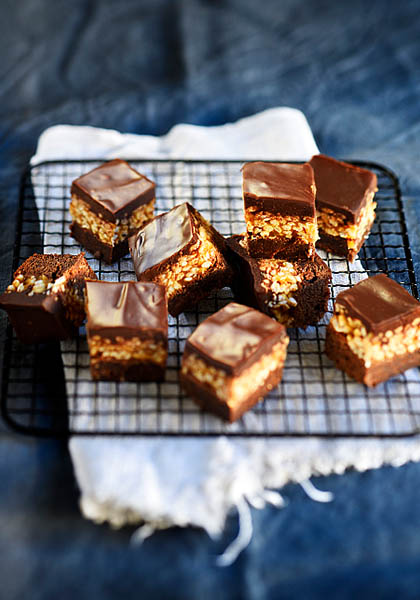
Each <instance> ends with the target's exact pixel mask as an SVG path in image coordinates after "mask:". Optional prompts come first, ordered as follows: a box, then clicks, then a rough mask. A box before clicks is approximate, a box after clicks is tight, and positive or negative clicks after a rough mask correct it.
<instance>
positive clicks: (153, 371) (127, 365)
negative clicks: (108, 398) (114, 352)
mask: <svg viewBox="0 0 420 600" xmlns="http://www.w3.org/2000/svg"><path fill="white" fill-rule="evenodd" d="M90 372H91V375H92V379H94V380H95V381H98V380H99V381H134V382H142V381H144V382H153V381H156V382H162V381H164V380H165V366H164V365H163V366H162V365H159V364H156V363H153V362H150V363H147V362H143V363H139V362H138V360H135V359H133V360H124V361H116V360H107V361H98V362H97V363H94V362H91V365H90Z"/></svg>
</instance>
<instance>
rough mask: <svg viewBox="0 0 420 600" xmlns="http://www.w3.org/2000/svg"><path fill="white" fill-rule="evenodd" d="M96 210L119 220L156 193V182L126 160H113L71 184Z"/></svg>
mask: <svg viewBox="0 0 420 600" xmlns="http://www.w3.org/2000/svg"><path fill="white" fill-rule="evenodd" d="M71 193H72V195H73V194H74V195H76V196H78V197H79V198H81V199H82V200H84V201H85V202H87V203H88V204H89V206H90V207H91V209H92V210H93V211H94V212H95V213H98V214H99V213H100V214H101V215H102V217H103V218H105V219H107V220H110V221H115V220H116V219H121V218H123V217H125V216H127V215H129V214H130V213H131V212H132V211H133V210H134V209H136V208H138V207H139V206H141V205H142V204H146V203H147V202H150V200H152V199H153V198H154V195H155V184H154V183H153V181H150V180H149V179H147V177H145V176H144V175H141V174H140V173H138V172H137V171H136V170H135V169H133V168H132V167H130V165H129V164H128V163H127V162H125V161H124V160H120V159H115V160H111V161H109V162H107V163H105V164H103V165H101V166H100V167H97V168H96V169H93V170H92V171H90V172H89V173H86V174H85V175H82V176H81V177H79V178H78V179H76V180H75V181H73V184H72V186H71Z"/></svg>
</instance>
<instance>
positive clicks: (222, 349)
mask: <svg viewBox="0 0 420 600" xmlns="http://www.w3.org/2000/svg"><path fill="white" fill-rule="evenodd" d="M285 335H286V330H285V328H284V327H283V325H280V324H279V323H277V322H276V321H274V320H273V319H270V317H268V316H267V315H264V314H263V313H261V312H259V311H257V310H255V309H253V308H249V307H247V306H243V305H242V304H236V303H235V302H231V303H230V304H228V305H227V306H225V307H224V308H222V309H221V310H219V311H217V312H216V313H215V314H213V315H211V316H210V317H208V318H207V319H206V320H205V321H203V322H202V323H201V324H200V325H199V326H198V327H197V329H196V330H195V331H194V332H193V333H192V334H191V336H190V337H189V338H188V340H187V345H186V349H187V351H192V352H196V353H197V354H199V355H201V356H202V357H203V358H204V359H205V360H206V361H207V362H209V363H211V364H213V365H215V366H217V367H219V368H221V369H223V370H224V371H226V372H227V373H230V374H234V375H235V374H237V373H239V372H240V371H242V370H243V369H245V368H246V367H247V366H249V364H252V362H254V361H255V360H257V359H258V358H259V357H260V356H261V354H262V353H263V352H264V351H269V349H270V348H271V346H272V345H273V344H274V343H275V342H277V341H279V340H281V339H283V338H284V336H285Z"/></svg>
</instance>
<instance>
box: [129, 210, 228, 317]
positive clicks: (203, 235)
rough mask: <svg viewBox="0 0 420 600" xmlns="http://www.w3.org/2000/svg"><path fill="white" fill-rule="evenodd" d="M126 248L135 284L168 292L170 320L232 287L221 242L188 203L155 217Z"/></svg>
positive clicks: (222, 241)
mask: <svg viewBox="0 0 420 600" xmlns="http://www.w3.org/2000/svg"><path fill="white" fill-rule="evenodd" d="M129 245H130V252H131V256H132V258H133V263H134V270H135V272H136V276H137V279H138V280H139V281H154V282H155V283H160V284H162V285H164V286H165V287H166V292H167V296H168V307H169V312H170V314H171V315H173V316H177V315H178V314H179V313H181V312H183V311H185V310H187V309H191V308H193V307H194V306H195V305H196V304H197V302H199V301H200V300H202V299H203V298H206V297H207V296H208V295H209V294H210V293H211V292H213V291H216V290H219V289H220V288H222V287H224V286H226V285H229V283H230V278H231V269H230V266H229V263H228V262H227V260H226V258H225V254H226V252H227V248H226V241H225V239H224V238H223V237H222V236H221V235H220V233H218V232H217V231H216V229H215V228H214V227H212V226H211V225H210V223H208V222H207V221H206V220H205V219H204V218H203V216H202V215H201V214H200V213H199V212H198V211H197V210H195V208H193V207H192V206H191V205H190V204H188V203H187V202H186V203H184V204H180V205H178V206H176V207H175V208H173V209H172V210H170V211H169V212H167V213H164V214H162V215H159V216H158V217H156V218H155V219H154V220H153V221H152V222H151V223H149V224H148V225H146V226H145V227H144V228H143V229H142V230H141V231H139V232H138V233H137V235H135V236H133V237H132V238H130V243H129Z"/></svg>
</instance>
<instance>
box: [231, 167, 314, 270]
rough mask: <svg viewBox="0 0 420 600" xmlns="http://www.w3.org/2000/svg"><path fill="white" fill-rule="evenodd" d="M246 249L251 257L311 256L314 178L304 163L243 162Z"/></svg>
mask: <svg viewBox="0 0 420 600" xmlns="http://www.w3.org/2000/svg"><path fill="white" fill-rule="evenodd" d="M242 175H243V199H244V208H245V221H246V235H247V244H248V252H249V254H250V255H251V256H252V257H253V258H284V259H286V260H292V259H295V258H312V256H314V252H315V242H316V240H317V238H318V230H317V224H316V214H315V180H314V174H313V170H312V167H311V166H310V165H308V164H303V165H301V164H287V163H269V162H252V163H247V164H245V165H244V167H243V169H242Z"/></svg>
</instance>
